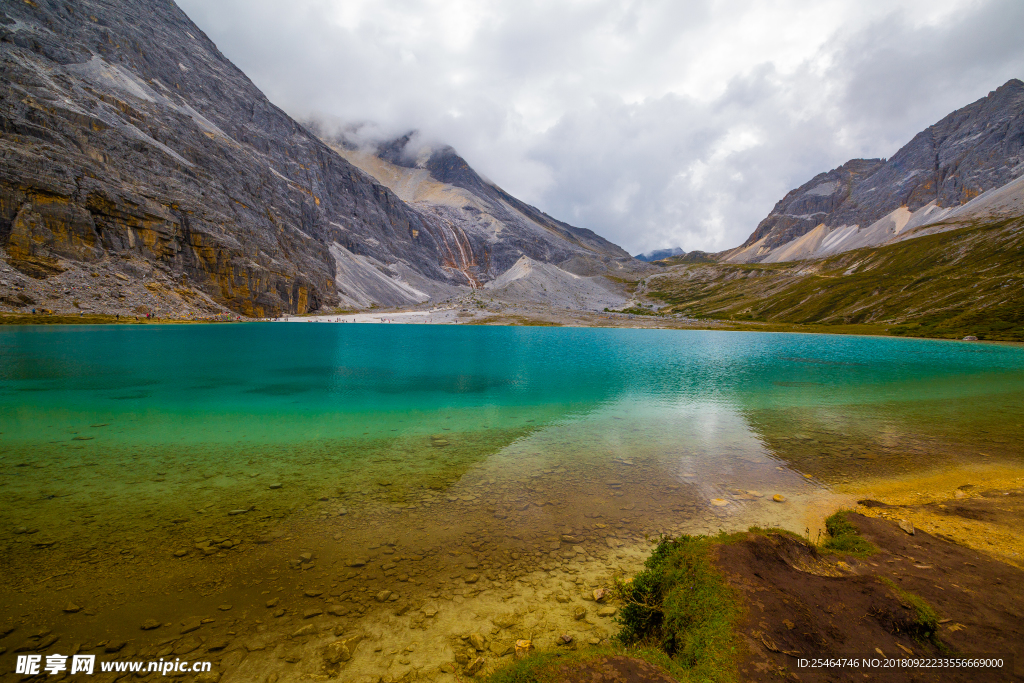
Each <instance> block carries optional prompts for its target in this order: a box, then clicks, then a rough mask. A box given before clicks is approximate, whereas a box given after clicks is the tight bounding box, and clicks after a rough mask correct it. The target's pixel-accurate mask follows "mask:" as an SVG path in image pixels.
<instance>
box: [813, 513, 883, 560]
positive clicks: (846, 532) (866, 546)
mask: <svg viewBox="0 0 1024 683" xmlns="http://www.w3.org/2000/svg"><path fill="white" fill-rule="evenodd" d="M847 512H849V511H848V510H839V511H838V512H835V513H833V514H832V515H830V516H829V517H828V519H826V520H825V531H826V532H828V538H827V539H825V542H824V543H823V544H822V548H824V549H825V550H831V551H832V552H836V553H846V554H848V555H859V556H861V557H863V556H865V555H872V554H874V553H875V552H877V548H875V546H873V545H872V544H871V543H870V542H869V541H867V540H866V539H864V538H863V537H861V535H860V533H859V532H858V531H857V527H855V526H854V525H853V524H851V523H850V521H849V520H848V519H846V513H847Z"/></svg>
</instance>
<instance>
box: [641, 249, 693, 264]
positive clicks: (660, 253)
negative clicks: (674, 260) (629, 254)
mask: <svg viewBox="0 0 1024 683" xmlns="http://www.w3.org/2000/svg"><path fill="white" fill-rule="evenodd" d="M685 255H686V252H685V251H683V250H682V249H681V248H679V247H672V248H671V249H655V250H654V251H649V252H647V253H646V254H637V255H636V256H634V257H633V258H635V259H636V260H638V261H647V262H648V263H650V262H651V261H660V260H661V259H663V258H669V257H671V256H685Z"/></svg>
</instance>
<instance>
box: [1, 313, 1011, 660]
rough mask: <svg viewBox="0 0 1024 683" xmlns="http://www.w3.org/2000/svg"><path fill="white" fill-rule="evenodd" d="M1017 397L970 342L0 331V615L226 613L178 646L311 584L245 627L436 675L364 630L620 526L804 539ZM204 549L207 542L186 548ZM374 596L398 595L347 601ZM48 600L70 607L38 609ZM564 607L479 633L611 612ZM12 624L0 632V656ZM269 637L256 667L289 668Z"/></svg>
mask: <svg viewBox="0 0 1024 683" xmlns="http://www.w3.org/2000/svg"><path fill="white" fill-rule="evenodd" d="M1022 399H1024V349H1022V348H1019V347H1013V346H1000V345H983V344H967V343H955V342H941V341H926V340H897V339H885V338H875V337H838V336H815V335H786V334H757V333H735V332H712V331H669V330H623V329H553V328H515V327H455V326H402V325H327V324H318V325H282V324H274V323H269V324H243V325H209V326H144V327H143V326H139V327H132V326H105V327H87V326H70V327H22V328H8V329H0V449H2V450H0V495H2V500H3V503H2V505H0V543H2V544H4V546H5V547H6V549H7V552H4V553H3V558H2V559H0V571H2V572H3V574H4V576H5V577H8V578H7V579H6V580H5V582H4V583H3V586H2V591H3V592H2V593H0V626H2V625H3V621H4V620H5V619H10V620H13V621H14V622H24V623H25V624H28V623H29V622H33V620H35V621H37V622H38V621H40V620H42V622H45V623H51V622H52V624H53V625H52V626H50V627H49V628H52V629H53V630H54V632H55V633H57V632H59V631H61V632H65V633H66V634H67V635H66V636H65V639H67V638H77V639H78V640H77V641H76V642H77V643H78V644H84V645H91V646H95V645H96V643H97V642H100V641H102V640H106V639H110V638H124V639H127V640H129V641H130V642H131V643H137V647H136V649H137V651H138V652H144V651H148V650H146V648H147V647H148V648H150V650H152V648H153V647H157V646H156V645H153V644H152V642H158V641H154V640H153V638H149V637H148V636H149V635H150V634H148V633H147V634H145V635H146V637H142V636H141V635H140V634H139V632H138V624H139V623H140V622H141V621H142V620H143V618H144V617H142V616H139V615H140V614H144V615H146V616H150V615H152V616H154V617H156V618H157V619H158V620H159V621H161V622H167V623H172V622H175V621H181V620H182V619H185V617H187V616H188V615H189V614H191V615H204V614H208V613H216V610H217V607H218V606H219V605H221V604H223V603H222V602H220V601H225V600H230V601H231V602H232V603H237V604H232V609H231V610H221V611H222V612H224V614H226V615H230V616H231V619H227V618H220V619H218V620H215V621H214V622H210V624H211V625H210V626H209V627H206V628H205V629H204V630H208V631H210V632H211V634H210V636H209V638H207V639H206V640H204V647H206V646H208V645H209V642H207V641H208V640H209V639H210V638H213V637H215V636H216V637H221V636H224V637H228V639H229V640H230V641H231V642H236V641H239V642H240V639H242V638H244V637H257V636H259V635H260V634H264V633H265V632H266V630H267V628H268V625H267V623H264V620H265V619H266V617H267V615H266V614H263V613H262V611H261V610H264V609H265V608H262V607H261V604H262V602H263V601H264V600H266V595H267V594H268V593H275V594H276V593H277V592H280V593H281V594H282V595H284V596H288V595H291V594H292V593H294V592H296V591H299V589H300V588H301V589H302V591H305V590H306V588H305V586H307V585H313V584H315V585H317V586H319V588H318V590H319V591H320V592H321V594H320V595H317V596H314V597H312V598H307V599H305V601H303V600H298V601H297V602H296V603H295V604H294V605H292V606H290V607H289V608H288V609H287V610H286V614H285V615H284V616H283V617H278V618H277V619H276V621H275V620H271V621H270V622H268V623H269V624H281V623H285V621H287V620H288V619H292V620H294V621H295V623H296V624H298V625H301V624H302V623H305V620H304V619H303V618H302V616H303V615H302V613H303V611H304V609H303V607H305V608H308V605H316V604H321V605H322V606H323V607H324V609H325V610H326V608H327V607H329V606H334V607H339V606H340V607H341V608H339V609H337V610H335V611H336V612H339V613H340V612H346V614H344V615H340V616H339V615H322V616H316V617H311V619H312V621H310V622H309V623H316V624H318V628H320V629H321V631H324V632H327V631H328V630H330V629H339V630H340V631H346V629H347V630H360V631H362V632H365V633H373V634H374V638H375V639H376V641H375V642H378V643H384V644H383V645H381V646H380V647H381V650H380V652H372V648H370V647H369V646H365V647H364V649H365V650H367V652H366V656H365V661H357V660H353V663H352V664H351V665H350V668H351V669H352V671H353V672H354V671H359V672H361V675H367V676H371V677H373V676H376V675H377V672H378V671H387V672H390V673H388V675H389V676H390V677H391V678H393V679H395V680H397V678H398V677H400V676H401V675H406V674H410V675H424V676H426V675H427V672H431V671H433V673H432V674H430V675H431V676H435V677H436V675H437V671H436V669H434V668H432V667H434V666H435V665H436V662H437V661H439V660H438V657H439V656H440V657H441V658H442V659H443V657H448V658H449V659H450V658H451V657H452V656H454V654H457V653H458V649H459V647H462V645H460V644H459V642H454V643H448V644H447V645H445V647H444V648H440V649H439V648H438V647H436V646H435V647H434V648H433V654H432V655H431V656H427V655H423V656H422V657H421V658H420V659H417V657H416V656H415V655H414V654H409V653H406V655H402V654H400V652H399V653H398V654H395V655H394V656H392V654H391V652H390V650H389V648H390V647H391V645H389V644H386V643H390V642H391V641H389V640H388V638H389V637H391V638H392V639H393V638H395V637H398V636H397V635H396V634H398V633H399V632H401V633H405V631H404V630H405V629H409V628H413V626H411V625H410V624H413V623H414V622H416V620H417V619H418V621H419V623H420V627H418V628H423V629H424V630H425V631H428V632H431V633H433V632H434V631H438V630H441V631H445V630H447V631H448V632H449V635H450V634H451V633H452V632H458V631H459V629H463V630H465V629H470V630H471V629H472V628H473V623H472V622H473V619H480V618H481V616H480V615H481V614H483V613H488V614H490V613H493V612H494V611H495V610H498V609H499V607H500V606H501V605H504V607H501V609H512V610H513V611H517V613H518V612H524V610H526V611H529V610H528V607H527V606H524V600H525V602H526V603H529V602H530V601H531V600H533V601H536V600H555V599H556V598H557V597H558V594H559V591H569V593H573V591H575V593H580V594H582V593H581V591H582V592H585V589H588V587H589V586H590V585H591V584H593V585H598V584H600V583H602V582H603V583H607V581H608V580H609V579H610V577H611V576H612V575H614V574H615V573H616V572H623V571H631V570H632V569H633V568H634V567H635V563H636V561H637V560H638V558H640V557H642V552H643V544H642V538H643V536H644V535H645V534H646V535H657V534H659V533H681V532H713V531H716V530H718V529H736V528H743V527H746V526H749V525H750V524H755V523H756V524H761V525H775V526H783V527H786V528H790V529H792V530H795V531H798V532H800V533H811V532H812V530H811V529H810V526H811V525H812V524H813V519H814V515H815V514H818V513H819V512H820V510H821V509H824V506H827V505H828V504H830V503H831V502H834V501H835V500H836V498H835V497H834V496H833V495H832V494H831V487H832V486H834V485H836V484H849V483H850V482H856V481H857V480H858V479H860V478H866V477H877V476H879V475H897V474H907V473H913V472H916V471H924V470H928V469H931V468H935V467H940V466H942V465H944V464H946V463H965V462H980V463H991V462H1004V463H1015V464H1019V463H1020V461H1021V457H1022V452H1024V449H1022V448H1021V445H1022V441H1024V439H1022V436H1021V434H1024V428H1022V427H1024V400H1022ZM773 494H782V495H784V496H786V498H787V502H786V503H783V504H779V503H774V502H772V501H771V499H770V498H771V496H772V495H773ZM231 513H235V514H231ZM210 539H221V540H220V541H218V543H223V541H225V540H226V541H229V543H228V545H229V546H231V547H225V548H221V547H220V546H219V545H218V546H216V547H213V548H212V549H211V550H207V551H204V550H203V549H202V548H200V547H197V542H199V541H203V542H208V541H209V540H210ZM565 539H568V540H565ZM236 541H237V543H236ZM198 545H203V544H202V543H199V544H198ZM206 546H209V543H206ZM175 551H178V552H182V551H184V552H185V554H184V555H183V556H182V557H180V558H178V557H174V556H173V555H172V553H173V552H175ZM303 552H310V553H311V554H312V555H313V558H312V560H311V561H300V557H299V556H300V555H301V554H302V553H303ZM353 564H355V565H358V566H350V565H353ZM467 566H468V569H467ZM474 570H475V571H476V572H479V573H481V576H480V577H478V580H476V581H474V582H472V583H470V584H466V583H465V581H464V580H465V578H466V576H467V571H474ZM535 575H537V576H535ZM538 576H539V578H538ZM403 577H404V578H403ZM531 577H533V578H531ZM517 581H519V583H516V582H517ZM523 581H526V582H527V583H523ZM567 582H568V583H567ZM566 586H571V588H567V587H566ZM382 588H387V589H390V590H394V591H395V593H396V594H397V595H398V596H399V597H398V598H394V599H391V600H389V601H386V602H385V603H384V604H383V605H380V604H378V603H376V602H375V601H374V600H373V599H372V597H373V596H374V595H376V594H377V593H378V592H379V591H380V590H381V589H382ZM302 591H299V592H300V593H301V592H302ZM314 592H316V591H314ZM575 593H573V594H572V595H571V598H572V600H573V601H575V602H578V601H579V599H580V595H578V594H575ZM457 598H458V600H457ZM69 600H70V601H73V602H76V604H78V605H80V606H85V609H84V610H82V611H81V612H75V613H73V615H74V616H68V615H67V614H63V613H62V611H61V607H62V606H64V603H66V602H67V601H69ZM460 600H473V601H475V602H474V603H473V604H474V607H473V609H469V608H468V607H465V606H463V607H459V605H460ZM488 600H492V601H493V604H491V603H488V602H487V601H488ZM183 602H184V603H185V604H182V603H183ZM433 603H438V604H451V605H452V606H453V608H454V609H452V610H451V614H450V617H449V618H450V622H448V623H446V624H445V625H443V626H439V624H441V623H442V618H443V617H444V611H443V610H442V612H443V613H442V615H441V616H440V617H438V616H431V617H423V616H422V614H423V613H422V609H421V608H423V607H424V605H427V606H428V607H429V605H430V604H433ZM499 603H500V605H499ZM553 604H557V605H560V606H562V607H559V608H558V609H562V610H563V611H564V609H567V608H564V605H566V604H569V603H563V602H560V601H557V600H556V601H555V603H553ZM486 605H490V606H489V607H488V606H486ZM515 605H519V607H514V606H515ZM257 608H259V609H257ZM342 608H343V609H342ZM385 608H387V610H385ZM403 609H404V610H405V611H404V612H403ZM140 610H141V612H140ZM183 610H184V611H183ZM190 610H191V611H190ZM429 611H430V610H429V609H428V610H427V612H429ZM556 611H557V610H556ZM88 612H92V614H88ZM399 612H401V614H399ZM524 613H525V612H524ZM417 614H419V615H420V616H419V617H417ZM470 614H472V615H473V616H468V615H470ZM531 614H533V613H532V612H531ZM222 616H223V615H222ZM491 616H492V617H493V614H492V615H491ZM564 616H565V615H564V614H562V615H561V617H559V616H557V615H555V614H554V613H552V614H545V616H543V617H540V616H537V617H536V619H535V620H534V622H532V625H530V626H529V628H527V626H526V625H524V624H525V622H526V621H529V620H528V619H525V617H524V618H522V619H520V620H519V622H518V624H519V625H518V626H516V627H499V626H491V627H490V628H493V629H497V630H498V632H497V633H494V634H492V635H493V636H494V638H500V637H504V636H505V635H508V633H511V631H510V630H509V629H513V630H514V628H520V629H521V630H523V632H524V633H526V634H527V635H532V636H533V637H534V638H539V639H541V640H542V639H543V638H545V637H548V636H550V634H551V633H554V632H556V631H558V630H559V629H565V628H569V627H572V628H576V629H583V630H584V631H586V632H587V633H588V634H589V635H588V637H593V638H595V639H599V638H602V637H605V636H607V635H608V634H609V633H611V632H612V631H613V630H614V625H613V624H611V623H610V622H609V621H608V620H607V619H605V620H600V619H591V618H590V617H588V618H587V619H585V620H583V621H580V622H574V621H573V620H571V619H570V620H569V621H568V622H567V623H568V624H569V626H566V625H565V623H563V622H564V619H562V617H564ZM211 618H212V617H211ZM424 619H426V621H424ZM559 619H562V621H559ZM410 620H412V621H410ZM489 623H490V622H489ZM275 627H276V626H275ZM428 627H430V628H428ZM26 628H27V626H26ZM218 628H219V629H221V630H220V631H217V629H218ZM261 628H262V629H263V630H262V631H261V630H260V629H261ZM281 628H283V629H284V631H287V630H288V629H287V628H284V627H280V628H279V630H280V629H281ZM230 629H234V630H233V631H229V630H230ZM431 629H433V631H431ZM162 630H167V631H168V632H170V631H171V630H172V629H171V628H166V629H159V630H158V631H162ZM21 631H22V632H24V631H25V629H24V628H22V629H21ZM173 631H174V634H177V629H176V627H175V628H174V629H173ZM506 631H508V633H506ZM0 632H2V629H0ZM229 632H230V633H232V634H233V635H232V636H230V637H229V636H227V635H226V634H227V633H229ZM282 632H283V631H282ZM466 632H470V631H466ZM16 633H17V632H16ZM246 634H248V635H246ZM286 635H287V634H286ZM555 635H557V633H556V634H555ZM17 637H18V636H17V635H12V636H9V637H8V640H10V641H11V643H8V641H7V640H4V641H0V644H2V646H5V647H7V650H8V651H7V653H6V654H3V653H2V652H0V666H4V667H5V666H6V662H5V661H4V660H6V659H10V658H11V654H12V652H11V650H13V649H14V648H13V646H12V643H13V641H14V640H16V639H17ZM168 637H169V636H168ZM261 637H262V636H261ZM403 637H404V636H403ZM154 638H155V636H154ZM284 640H287V641H288V643H286V645H288V647H298V646H297V645H296V644H295V642H293V641H296V640H299V641H301V640H302V638H298V639H296V638H292V637H291V636H290V635H289V636H288V637H286V638H284ZM151 641H152V642H151ZM19 642H20V641H19ZM175 647H176V646H175ZM275 647H277V648H278V650H281V648H284V649H283V650H282V652H283V651H285V650H287V651H289V652H290V650H288V648H287V647H285V646H284V645H280V644H277V645H275ZM309 647H313V646H312V645H310V646H309ZM445 648H448V649H445ZM129 649H130V647H129ZM271 650H274V648H271ZM278 650H274V651H275V652H278ZM157 651H158V650H152V652H151V654H152V653H156V652H157ZM203 651H204V650H203V648H197V649H196V650H195V651H194V652H195V654H199V653H201V652H203ZM238 651H241V652H247V653H248V654H247V655H243V656H242V658H241V659H239V658H238V656H237V655H235V657H234V659H238V661H234V660H231V661H230V662H225V663H224V667H225V670H232V671H234V670H237V671H238V672H240V673H238V676H240V677H242V678H240V679H239V680H242V679H244V676H245V675H251V673H252V672H251V671H250V672H249V673H248V674H246V673H245V666H256V664H255V663H254V662H259V661H261V660H260V657H261V653H264V652H265V649H260V648H257V649H255V650H253V649H248V648H247V649H242V648H236V650H235V651H234V652H238ZM400 651H404V650H401V649H400ZM125 652H127V650H125ZM190 652H191V651H190ZM216 652H217V653H223V652H227V653H228V654H226V655H223V656H224V658H225V659H227V658H228V657H231V656H232V652H233V651H232V649H231V648H230V647H228V648H225V649H223V650H220V649H218V650H216ZM438 653H441V654H440V655H439V654H438ZM280 654H281V653H280V652H278V656H277V659H278V660H281V662H283V664H281V666H283V667H285V668H284V669H282V670H281V675H282V676H284V677H285V678H287V677H288V676H289V675H290V674H289V671H291V673H292V674H295V675H298V673H296V672H298V671H300V670H302V671H305V672H306V673H310V672H315V668H316V666H319V665H314V664H313V663H311V661H310V657H312V655H307V654H299V655H295V656H291V655H287V656H280ZM491 654H493V655H494V656H495V657H497V656H498V653H497V652H494V653H491ZM193 656H194V655H193ZM218 656H219V655H218ZM296 657H297V660H296V661H295V662H290V661H289V660H290V659H296ZM388 657H390V659H388ZM431 657H433V659H432V658H431ZM403 658H404V659H403ZM402 661H408V663H407V664H402V663H401V662H402ZM246 662H249V664H246ZM278 663H280V662H278ZM260 666H268V665H266V663H265V662H264V664H262V665H260ZM289 666H291V667H292V669H289V668H288V667H289ZM303 667H305V668H303ZM403 672H404V673H403ZM225 680H226V679H225Z"/></svg>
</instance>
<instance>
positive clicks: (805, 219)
mask: <svg viewBox="0 0 1024 683" xmlns="http://www.w3.org/2000/svg"><path fill="white" fill-rule="evenodd" d="M884 163H885V161H884V160H882V159H853V160H851V161H847V162H846V163H845V164H843V165H842V166H840V167H839V168H834V169H832V170H831V171H828V172H826V173H819V174H818V175H816V176H814V177H813V178H811V180H810V181H808V182H806V183H804V184H803V185H801V186H800V187H798V188H797V189H795V190H792V191H791V192H790V193H789V194H787V195H786V196H785V197H783V198H782V200H781V201H780V202H779V203H778V204H776V205H775V208H774V209H772V212H771V213H770V214H768V217H767V218H765V219H764V220H763V221H761V222H760V223H759V224H758V225H757V229H756V230H754V233H753V234H752V235H751V236H750V237H748V238H747V241H746V242H744V243H743V246H745V247H746V246H749V245H751V244H753V243H755V242H757V241H758V240H760V239H762V238H763V239H764V243H763V246H764V247H766V248H769V249H770V248H772V247H777V246H779V245H780V244H785V243H786V242H789V241H790V240H792V239H794V238H796V237H800V236H801V235H803V234H805V233H808V232H810V231H811V230H813V229H814V227H815V226H817V225H819V224H821V223H825V222H826V221H828V220H829V219H830V218H831V217H832V216H833V215H834V214H835V213H836V212H837V211H838V210H839V209H840V207H842V205H843V203H844V202H846V200H847V199H849V197H850V193H851V192H852V191H853V190H854V188H855V187H857V186H859V185H860V183H861V182H862V181H863V180H864V179H865V178H868V177H870V176H871V175H872V174H873V173H875V172H876V171H877V170H878V169H879V168H881V166H882V165H883V164H884Z"/></svg>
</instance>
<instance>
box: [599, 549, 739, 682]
mask: <svg viewBox="0 0 1024 683" xmlns="http://www.w3.org/2000/svg"><path fill="white" fill-rule="evenodd" d="M723 540H725V539H723ZM716 542H718V541H717V540H716V539H712V538H708V537H706V536H680V537H679V538H675V539H673V538H664V539H662V540H661V541H660V542H659V543H658V545H657V547H656V548H655V549H654V552H653V553H652V554H651V556H650V557H649V558H648V559H647V561H646V562H645V563H644V569H643V570H642V571H641V572H640V573H638V574H637V575H636V576H635V577H634V578H633V580H632V581H631V582H629V583H623V584H620V586H619V592H620V595H621V597H622V599H623V602H624V603H625V604H624V605H623V607H622V609H621V610H620V612H619V617H618V621H619V623H620V624H621V626H622V628H621V630H620V631H619V634H618V636H617V638H618V640H619V641H621V642H622V643H623V644H625V645H649V646H650V645H654V646H657V647H658V648H659V649H661V650H662V651H663V652H665V653H666V654H667V655H668V656H669V657H670V658H671V660H672V661H673V662H674V663H675V664H676V665H677V666H679V667H682V668H684V669H687V670H689V673H690V675H691V676H692V677H693V678H694V679H696V680H708V681H718V680H730V679H732V678H733V677H734V673H735V672H734V655H735V652H736V646H735V642H734V639H733V633H732V626H733V623H734V622H735V620H736V618H737V617H738V615H739V605H738V601H737V599H736V596H735V595H734V593H733V591H732V589H731V588H729V586H728V585H727V584H726V581H725V577H723V576H722V574H721V572H719V571H718V569H717V568H716V567H715V566H714V564H713V563H712V561H711V551H712V547H713V545H714V544H715V543H716ZM674 668H676V667H673V669H674Z"/></svg>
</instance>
